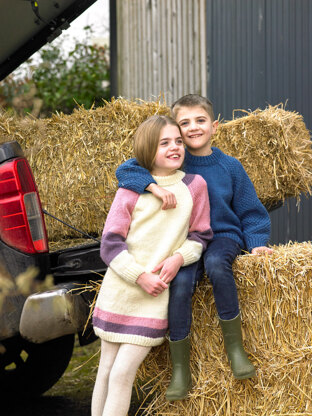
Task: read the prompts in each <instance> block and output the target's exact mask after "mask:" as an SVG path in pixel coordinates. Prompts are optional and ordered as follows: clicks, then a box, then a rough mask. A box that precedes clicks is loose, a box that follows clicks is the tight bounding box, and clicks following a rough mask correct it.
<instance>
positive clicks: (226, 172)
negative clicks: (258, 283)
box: [116, 147, 270, 251]
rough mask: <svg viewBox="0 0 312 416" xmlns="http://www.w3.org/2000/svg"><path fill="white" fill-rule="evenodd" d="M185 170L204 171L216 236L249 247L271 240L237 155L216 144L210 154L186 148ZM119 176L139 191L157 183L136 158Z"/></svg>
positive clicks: (265, 217) (264, 215)
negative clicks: (203, 154) (201, 153)
mask: <svg viewBox="0 0 312 416" xmlns="http://www.w3.org/2000/svg"><path fill="white" fill-rule="evenodd" d="M184 170H185V172H186V173H197V174H199V175H201V176H202V177H203V178H204V179H205V180H206V182H207V184H208V193H209V200H210V209H211V212H210V214H211V228H212V230H213V232H214V238H218V237H229V238H231V239H233V240H235V241H236V242H237V243H238V244H239V245H240V246H241V248H242V249H246V250H248V251H251V250H252V249H253V248H254V247H259V246H265V245H266V244H267V243H268V240H269V237H270V217H269V215H268V212H267V210H266V209H265V208H264V206H263V205H262V203H261V202H260V200H259V199H258V197H257V194H256V191H255V188H254V186H253V184H252V182H251V180H250V179H249V177H248V175H247V173H246V172H245V170H244V168H243V166H242V164H241V163H240V162H239V161H238V160H237V159H235V158H234V157H231V156H228V155H226V154H224V153H223V152H222V151H221V150H220V149H218V148H216V147H212V154H211V155H209V156H193V155H191V154H190V153H189V152H188V151H187V150H186V153H185V161H184ZM116 176H117V179H118V181H119V187H122V188H127V189H130V190H132V191H135V192H138V193H144V192H146V191H145V188H146V187H147V186H148V185H149V184H150V183H155V181H154V179H153V177H152V176H151V174H150V173H149V171H148V170H146V169H144V168H142V167H141V166H139V164H138V163H137V161H136V160H135V159H130V160H128V161H127V162H125V163H123V164H122V165H121V166H119V167H118V169H117V171H116Z"/></svg>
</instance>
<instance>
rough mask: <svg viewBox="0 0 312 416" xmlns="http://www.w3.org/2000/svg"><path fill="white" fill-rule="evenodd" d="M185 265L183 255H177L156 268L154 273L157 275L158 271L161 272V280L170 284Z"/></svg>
mask: <svg viewBox="0 0 312 416" xmlns="http://www.w3.org/2000/svg"><path fill="white" fill-rule="evenodd" d="M183 263H184V259H183V257H182V255H181V254H180V253H176V254H174V255H173V256H170V257H168V258H166V259H165V260H164V261H162V262H161V263H159V264H158V265H157V266H156V267H154V269H153V270H152V272H153V273H155V272H158V270H161V272H160V275H159V278H160V279H161V280H162V281H163V282H165V283H170V282H171V280H173V279H174V278H175V277H176V275H177V273H178V271H179V270H180V267H181V266H182V265H183Z"/></svg>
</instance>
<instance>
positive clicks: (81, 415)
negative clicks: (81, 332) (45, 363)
mask: <svg viewBox="0 0 312 416" xmlns="http://www.w3.org/2000/svg"><path fill="white" fill-rule="evenodd" d="M99 351H100V341H99V340H97V341H96V342H93V343H92V344H90V345H87V346H84V347H80V346H79V344H78V342H77V341H76V344H75V348H74V353H73V356H72V359H71V361H70V363H69V366H68V367H67V370H66V371H65V373H64V374H63V376H62V378H61V379H60V380H59V381H58V382H57V383H56V384H55V385H54V386H53V387H52V388H51V389H50V390H49V391H47V392H46V393H45V394H44V395H43V396H41V397H39V398H35V399H29V400H16V401H15V402H14V403H12V402H10V403H9V404H8V405H7V406H6V407H5V408H3V406H1V409H0V415H1V416H90V415H91V411H90V409H91V396H92V391H93V386H94V382H95V377H96V372H97V365H98V360H99ZM136 409H137V406H136V404H135V402H134V400H133V401H132V404H131V408H130V411H129V416H135V414H136ZM137 416H139V413H138V414H137Z"/></svg>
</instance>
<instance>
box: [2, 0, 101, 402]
mask: <svg viewBox="0 0 312 416" xmlns="http://www.w3.org/2000/svg"><path fill="white" fill-rule="evenodd" d="M95 1H96V0H75V1H74V0H58V1H50V0H49V1H32V0H23V1H21V0H14V1H11V2H2V3H1V5H0V23H1V24H0V39H1V45H0V80H2V79H4V78H5V77H6V76H7V75H9V74H10V73H11V72H12V71H13V70H14V69H15V68H17V67H18V66H19V65H20V64H21V63H22V62H24V61H25V60H26V59H28V58H29V57H30V56H31V55H32V54H33V53H34V52H36V51H37V50H38V49H39V48H40V47H41V46H43V45H44V44H46V43H47V42H50V41H52V40H53V39H54V38H55V37H57V36H58V35H59V34H60V33H61V32H62V30H64V29H66V28H68V27H69V25H70V22H71V21H72V20H74V19H75V18H76V17H78V16H79V15H80V14H81V13H82V12H83V11H84V10H86V9H87V8H88V7H89V6H90V5H92V4H93V3H94V2H95ZM90 241H91V243H90V244H85V245H81V246H75V247H71V248H67V249H60V250H56V251H53V252H50V251H49V242H48V240H47V233H46V230H45V222H44V212H43V209H42V207H41V202H40V196H39V194H38V190H37V187H36V183H35V179H34V177H33V175H32V172H31V168H30V166H29V164H28V162H27V160H26V158H25V157H24V154H23V150H22V149H21V147H20V146H19V144H18V143H17V142H15V141H12V142H10V141H8V140H7V137H6V140H5V143H3V142H2V140H1V137H0V274H1V273H4V275H6V276H7V277H8V278H9V279H11V281H12V279H13V280H14V279H16V278H17V277H19V276H21V275H22V274H23V273H27V272H28V271H29V270H34V273H35V274H36V277H35V279H36V280H37V281H40V280H43V279H45V277H46V276H47V275H52V276H53V286H52V287H51V288H49V289H48V290H46V291H41V292H37V293H36V292H34V293H29V295H25V294H22V293H20V292H19V291H18V290H10V291H7V292H5V295H3V291H2V297H1V299H2V300H1V303H0V385H1V397H2V398H6V397H10V396H12V395H14V396H15V397H18V396H28V397H29V396H31V395H39V394H42V393H43V392H45V391H46V390H48V389H49V388H50V387H51V386H52V385H53V384H54V383H55V382H56V381H57V380H58V379H59V378H60V377H61V375H62V374H63V372H64V371H65V369H66V368H67V365H68V363H69V361H70V358H71V355H72V351H73V346H74V338H75V334H78V335H79V340H80V344H86V343H89V342H92V341H94V340H95V339H96V337H95V336H94V334H93V331H92V327H91V325H89V326H88V327H87V328H86V323H87V321H88V316H89V311H90V308H89V305H90V300H91V297H92V294H90V292H88V291H85V292H83V291H79V290H77V288H78V287H79V286H83V284H84V283H86V282H88V281H89V280H97V279H100V276H103V275H104V273H105V271H106V265H105V264H104V263H103V262H102V260H101V258H100V255H99V249H100V243H99V242H98V241H93V240H90ZM0 294H1V287H0Z"/></svg>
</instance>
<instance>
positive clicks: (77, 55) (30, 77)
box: [0, 27, 110, 116]
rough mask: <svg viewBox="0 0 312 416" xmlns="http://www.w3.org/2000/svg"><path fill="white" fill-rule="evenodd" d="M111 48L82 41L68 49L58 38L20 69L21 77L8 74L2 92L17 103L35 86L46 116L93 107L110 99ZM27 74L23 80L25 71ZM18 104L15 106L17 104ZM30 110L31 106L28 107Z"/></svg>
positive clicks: (87, 30)
mask: <svg viewBox="0 0 312 416" xmlns="http://www.w3.org/2000/svg"><path fill="white" fill-rule="evenodd" d="M84 30H85V36H84V38H85V39H90V38H91V37H92V30H91V28H90V27H85V28H84ZM108 52H109V50H108V47H107V46H97V45H92V44H88V43H83V42H80V41H77V40H76V41H75V44H74V46H73V48H72V49H71V50H69V51H68V52H66V51H64V48H62V40H61V39H58V40H56V41H54V42H53V43H51V44H49V45H47V46H45V47H43V48H42V49H40V51H39V52H38V54H39V56H38V58H37V59H34V58H32V59H30V60H29V61H28V62H27V63H26V64H24V71H22V70H21V68H19V69H18V71H17V76H18V77H19V79H18V80H17V81H14V75H13V80H12V76H10V77H7V78H6V79H5V80H4V81H3V82H2V83H1V84H0V95H2V96H3V101H6V102H7V104H8V106H12V103H13V104H14V98H12V97H13V96H14V95H15V101H17V100H16V95H20V96H22V97H23V94H27V93H28V96H27V98H28V99H29V95H30V94H29V91H30V90H31V91H33V88H32V87H33V86H35V95H36V98H39V99H41V100H42V108H41V112H42V113H43V114H44V115H45V116H46V115H50V114H51V113H53V112H55V111H59V112H64V113H66V114H69V113H71V112H72V110H73V109H74V108H75V107H76V106H77V104H78V105H83V106H84V107H85V108H87V109H89V108H91V106H92V105H95V106H96V105H99V104H100V103H101V102H102V99H109V97H110V92H109V59H108ZM23 72H24V77H23V78H22V79H21V78H20V77H21V74H22V73H23ZM13 107H14V105H13ZM26 111H29V108H27V107H26Z"/></svg>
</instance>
